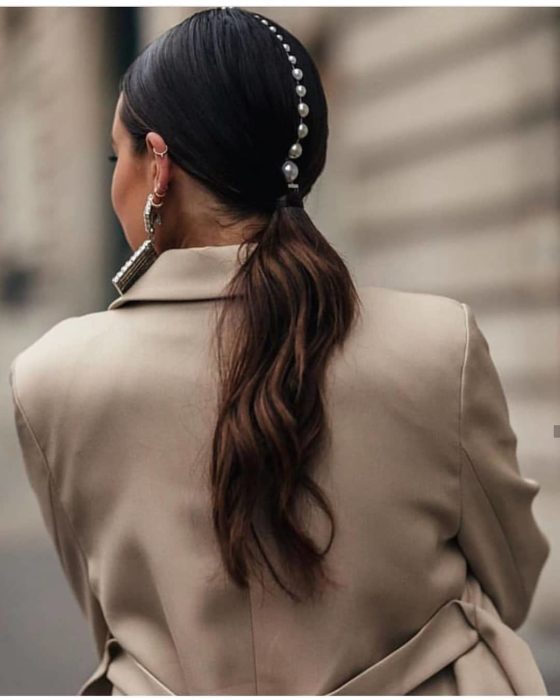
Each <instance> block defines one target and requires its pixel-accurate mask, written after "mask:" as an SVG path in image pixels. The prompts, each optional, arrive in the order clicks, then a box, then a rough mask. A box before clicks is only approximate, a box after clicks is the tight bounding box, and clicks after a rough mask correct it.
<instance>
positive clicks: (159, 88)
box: [120, 8, 360, 600]
mask: <svg viewBox="0 0 560 700" xmlns="http://www.w3.org/2000/svg"><path fill="white" fill-rule="evenodd" d="M261 16H262V15H261ZM266 19H267V18H266ZM269 21H270V23H271V24H273V25H275V26H276V27H277V29H278V31H279V32H281V34H282V36H283V37H284V39H283V41H284V42H287V43H288V44H290V53H292V54H294V55H295V56H296V59H297V66H298V67H299V68H301V69H302V71H303V79H302V83H303V84H304V85H305V87H306V88H307V93H306V95H305V102H306V103H307V104H308V105H309V110H310V111H309V115H308V116H307V117H306V118H305V123H306V124H307V126H308V127H309V133H308V135H307V136H306V137H305V138H304V139H303V140H302V146H303V153H302V155H301V156H300V157H299V158H298V160H297V165H298V168H299V176H298V180H297V181H298V183H299V187H300V195H301V196H302V197H305V195H306V194H307V193H308V192H309V191H310V190H311V187H312V185H313V183H314V182H315V181H316V180H317V178H318V177H319V175H320V174H321V172H322V170H323V167H324V165H325V160H326V148H327V137H328V124H327V103H326V99H325V94H324V92H323V88H322V85H321V80H320V76H319V73H318V71H317V68H316V67H315V65H314V63H313V60H312V59H311V57H310V55H309V54H308V53H307V51H306V50H305V48H304V47H303V46H302V44H301V43H300V42H299V41H298V40H297V39H296V37H294V36H293V35H292V34H290V32H288V31H287V30H286V29H285V28H284V27H281V26H279V25H278V23H277V22H274V21H272V20H269ZM294 86H295V81H294V79H293V77H292V75H291V64H290V63H289V61H288V60H287V57H286V52H285V50H284V48H283V47H282V45H281V43H280V41H278V40H276V37H274V36H272V35H271V32H270V31H268V28H267V27H266V26H264V25H263V24H261V23H260V21H259V20H258V19H257V18H255V17H253V16H252V14H251V13H250V12H247V11H245V10H242V9H240V8H228V9H218V8H214V9H210V10H204V11H201V12H198V13H196V14H194V15H192V16H190V17H188V18H187V19H186V20H184V21H182V22H180V23H179V24H177V25H176V26H174V27H172V28H171V29H169V30H168V31H167V32H165V33H164V34H162V35H161V36H159V37H158V38H157V39H156V40H155V41H154V42H152V43H151V44H149V45H148V46H147V47H146V48H145V49H144V50H143V51H142V52H141V53H140V54H139V56H138V57H137V58H136V59H135V61H134V62H133V63H132V64H131V65H130V66H129V68H128V69H127V71H126V73H125V74H124V75H123V77H122V79H121V82H120V90H121V92H122V105H121V112H120V118H121V120H122V122H123V124H124V126H125V127H126V128H127V129H128V131H129V133H130V134H131V136H132V138H133V141H134V144H135V146H134V148H135V152H136V153H138V154H141V153H144V152H145V148H146V143H145V135H146V134H147V133H148V131H151V130H153V131H157V132H158V133H159V134H161V136H162V137H163V138H164V140H165V142H166V143H167V146H168V148H169V157H170V158H171V159H172V160H173V161H174V162H175V163H176V164H177V165H178V166H179V167H180V168H182V169H184V170H185V171H186V172H187V173H189V174H190V175H192V176H193V177H195V178H197V180H198V181H199V182H201V183H202V184H203V185H204V186H205V187H206V188H208V190H209V191H211V192H212V193H213V194H214V195H215V198H216V201H217V202H218V205H219V207H220V208H222V209H223V210H224V211H225V212H227V213H228V214H230V215H232V216H234V217H239V218H240V219H243V218H244V217H248V216H254V215H255V214H262V215H264V219H265V221H266V223H264V224H263V225H262V226H260V227H258V230H256V232H254V233H253V234H252V235H251V236H250V237H248V238H246V239H245V240H244V241H243V242H242V243H241V245H240V248H239V253H238V255H239V257H238V261H239V262H240V266H239V270H238V272H237V273H236V274H235V275H234V276H233V278H232V279H231V281H230V283H229V285H228V287H227V290H226V297H225V299H224V303H223V304H221V305H220V306H221V309H220V314H219V318H218V319H217V323H216V326H215V330H216V335H215V339H216V340H217V345H216V349H217V357H218V367H219V385H220V386H219V404H218V413H217V421H216V426H215V431H214V436H213V441H212V449H211V452H212V456H211V465H210V467H211V468H210V474H209V476H210V480H211V488H212V514H213V524H214V528H215V532H216V536H217V540H218V542H219V546H220V551H221V555H222V558H223V562H224V565H225V568H226V570H227V572H228V573H229V575H230V576H231V578H232V579H233V580H234V581H235V582H236V583H237V584H238V585H240V586H243V587H245V586H247V585H248V576H249V574H250V573H251V572H253V571H255V572H256V571H258V570H259V569H260V566H257V564H261V563H262V562H261V561H259V557H258V556H256V554H257V552H256V551H255V550H254V549H253V548H252V546H251V543H252V538H253V537H254V538H255V542H256V544H257V551H258V552H260V554H261V555H262V557H263V559H264V562H265V563H266V565H267V566H268V568H269V570H270V571H271V573H272V574H273V576H274V579H275V581H276V582H277V583H278V584H279V585H280V586H281V587H282V588H283V589H284V590H285V592H286V593H287V594H288V595H290V596H291V597H292V598H293V599H297V600H300V599H301V598H300V596H299V595H298V594H297V593H296V592H295V591H294V590H293V589H291V588H290V587H289V586H287V585H286V584H285V583H284V582H283V581H282V580H281V577H280V576H279V574H278V572H277V571H276V570H275V568H274V567H273V566H272V564H271V563H270V560H269V558H268V557H267V556H266V554H265V551H264V548H263V546H262V543H261V541H260V538H259V537H258V534H257V529H256V527H255V522H256V521H255V518H256V516H257V514H258V513H259V512H260V514H262V515H263V516H264V518H265V520H264V523H265V525H266V526H268V528H269V530H270V532H271V533H272V536H273V540H274V543H275V544H276V547H277V550H278V553H279V554H280V557H281V560H282V563H283V565H284V567H285V568H286V570H287V571H288V572H289V575H290V576H291V577H292V578H293V579H294V580H297V581H298V582H299V583H301V584H303V586H304V588H305V590H306V592H307V593H311V594H314V593H315V592H316V590H317V588H318V586H317V584H318V580H319V578H321V579H322V581H323V582H330V583H335V582H333V580H332V579H331V578H330V577H329V576H328V575H327V574H326V571H325V569H326V565H325V562H324V561H323V559H324V556H325V554H326V552H327V551H328V550H329V549H330V546H331V544H332V541H333V537H334V532H335V518H334V513H333V510H332V507H331V505H330V504H329V502H328V500H327V499H326V497H325V495H324V494H323V492H322V490H321V489H320V488H319V486H318V485H317V484H316V483H315V482H314V480H313V479H312V474H311V471H312V467H313V464H315V463H316V460H317V458H318V456H319V454H320V453H321V451H322V449H323V448H324V447H325V445H326V443H327V437H328V434H327V417H326V415H325V388H324V387H325V373H326V367H327V363H328V360H329V358H330V357H331V355H332V354H333V351H334V350H335V348H336V347H338V346H341V345H342V343H343V341H344V339H345V338H346V336H347V334H348V333H349V330H350V328H351V326H352V324H353V323H354V320H355V318H356V316H357V314H358V307H359V303H360V302H359V298H358V295H357V291H356V289H355V287H354V284H353V281H352V278H351V276H350V273H349V271H348V269H347V267H346V265H345V263H344V261H343V260H342V258H341V256H340V255H339V254H338V253H337V252H336V250H335V249H334V248H333V247H332V246H331V245H330V244H329V243H328V241H327V240H326V239H325V237H324V236H323V235H322V234H321V233H320V231H318V230H317V228H316V227H315V226H314V224H313V222H312V221H311V219H310V217H309V216H308V214H307V212H306V211H305V210H304V209H302V208H293V207H287V208H279V209H275V200H276V199H277V198H278V197H279V196H281V195H283V194H285V193H286V191H287V185H286V182H285V180H284V175H283V173H282V164H283V163H284V161H285V160H286V157H287V154H288V149H289V147H290V145H291V144H292V143H294V141H295V140H296V138H297V127H298V123H299V120H300V118H299V114H298V109H297V104H298V97H297V95H296V93H295V90H294ZM250 243H256V245H255V246H251V248H252V250H251V251H250V253H249V246H248V244H250ZM243 252H245V253H247V254H246V255H243ZM242 258H243V259H242ZM226 321H227V323H226ZM228 328H229V329H230V330H231V331H232V333H231V334H228V333H227V331H228ZM228 335H231V337H229V338H227V336H228ZM226 338H227V340H226ZM303 499H305V500H306V501H307V500H309V501H315V503H316V504H317V505H318V506H319V507H320V509H321V510H322V511H323V512H324V513H325V514H326V515H327V517H328V519H329V521H330V524H331V537H330V541H329V543H328V546H327V547H326V549H325V550H324V551H321V550H320V549H319V548H318V546H317V545H316V543H315V542H314V541H313V539H312V538H311V537H310V536H309V534H308V533H307V532H306V529H305V527H304V525H303V519H302V515H301V513H300V512H299V510H298V508H299V507H300V506H301V501H302V500H303Z"/></svg>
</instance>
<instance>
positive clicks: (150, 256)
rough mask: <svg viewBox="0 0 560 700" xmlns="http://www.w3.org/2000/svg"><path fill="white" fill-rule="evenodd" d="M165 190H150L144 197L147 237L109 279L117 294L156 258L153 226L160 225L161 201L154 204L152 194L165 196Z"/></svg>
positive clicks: (122, 292)
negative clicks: (160, 191)
mask: <svg viewBox="0 0 560 700" xmlns="http://www.w3.org/2000/svg"><path fill="white" fill-rule="evenodd" d="M165 194H166V193H165V192H163V193H162V194H161V195H160V194H159V193H158V192H157V190H156V191H155V192H150V193H149V195H148V196H147V198H146V204H145V206H144V229H145V230H146V233H147V234H148V238H147V239H146V240H145V241H144V242H143V243H142V245H141V246H140V247H139V248H138V249H137V250H136V251H135V252H134V253H133V254H132V255H131V257H130V258H129V259H128V260H127V261H126V262H125V263H124V265H123V266H122V267H121V269H120V270H119V271H118V272H117V274H116V275H115V276H114V277H113V279H112V280H111V281H112V283H113V285H114V287H115V288H116V289H117V291H118V292H119V294H121V295H122V294H124V292H126V290H127V289H129V288H130V287H131V286H132V285H133V284H134V282H136V280H137V279H138V278H139V277H141V276H142V275H143V274H144V273H145V272H146V270H147V269H148V268H149V267H151V265H153V263H154V262H155V261H156V259H157V258H158V253H157V251H156V248H155V245H154V238H155V227H156V224H159V225H161V215H160V212H159V211H158V209H159V208H160V207H162V206H163V202H160V203H159V204H156V203H155V202H154V195H155V196H157V197H162V196H163V197H165Z"/></svg>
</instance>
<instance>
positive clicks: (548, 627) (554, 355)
mask: <svg viewBox="0 0 560 700" xmlns="http://www.w3.org/2000/svg"><path fill="white" fill-rule="evenodd" d="M200 9H203V8H199V7H193V8H177V7H167V8H165V7H164V8H158V7H141V8H140V7H138V8H135V7H83V8H79V7H78V8H72V7H27V8H23V7H5V8H0V148H1V152H2V153H3V154H4V164H5V167H4V169H3V170H2V171H0V205H1V206H0V222H1V226H0V324H1V328H2V335H1V342H0V366H1V370H2V374H3V376H4V382H2V383H1V384H0V402H1V404H0V437H1V441H0V450H1V452H0V457H1V466H2V477H3V478H2V489H1V491H0V600H1V601H2V603H1V607H0V679H1V680H0V694H4V695H10V694H44V695H48V694H59V693H66V694H69V695H71V694H75V692H76V691H77V688H78V687H79V686H80V685H81V684H82V682H84V681H85V679H86V678H87V677H88V676H89V675H90V673H91V672H92V671H93V669H94V667H95V666H96V665H97V660H96V658H95V652H94V646H93V641H92V639H91V635H90V632H89V629H88V628H87V626H86V624H85V622H84V621H83V619H82V617H81V613H80V612H79V609H78V606H77V603H76V602H75V601H74V599H73V597H72V594H71V592H70V589H69V587H68V585H67V584H66V581H65V579H64V578H63V575H62V571H61V568H60V566H59V563H58V561H57V559H56V556H55V553H54V548H53V547H52V545H51V543H50V541H49V540H48V539H47V535H46V531H45V529H44V526H43V524H42V522H41V519H40V514H39V510H38V506H37V505H36V502H35V500H34V496H33V494H32V493H31V490H30V488H29V487H28V484H27V481H26V478H25V475H24V471H23V466H22V463H21V461H20V455H19V451H18V445H17V441H16V434H15V428H14V424H13V415H12V407H11V401H10V395H9V385H8V367H9V363H10V361H11V360H12V358H13V357H14V356H15V355H16V354H17V353H18V352H19V351H20V350H21V349H23V348H24V347H26V346H27V345H29V344H30V343H31V342H33V341H34V340H35V339H36V338H38V337H39V336H40V335H41V334H42V333H43V332H45V331H46V330H48V329H49V328H50V327H51V326H52V325H54V323H56V322H57V321H59V320H61V319H62V318H65V317H67V316H71V315H81V314H85V313H89V312H91V311H98V310H102V309H104V308H106V307H107V305H108V304H109V303H110V301H111V300H112V299H114V298H115V297H116V296H117V293H116V291H115V289H114V288H113V286H112V284H111V281H110V280H111V277H112V276H113V274H115V272H116V271H117V270H118V269H119V267H120V266H121V264H122V262H124V260H125V259H126V258H127V257H128V255H129V254H130V250H129V249H128V247H127V245H126V242H125V240H124V236H123V234H122V232H121V230H120V227H119V225H118V222H117V220H116V218H115V216H114V214H113V212H112V209H111V201H110V183H111V176H112V168H113V165H112V164H111V163H110V162H109V161H108V160H107V156H108V155H109V154H110V153H111V148H110V131H111V122H112V118H113V113H114V107H115V103H116V99H117V96H118V95H117V81H118V78H119V76H120V74H121V73H122V71H123V70H124V69H125V68H126V66H127V65H128V64H129V63H130V61H131V60H132V59H133V58H134V57H135V55H136V54H137V52H138V51H139V50H140V49H141V48H142V47H143V46H144V45H145V44H146V43H147V42H149V41H151V40H152V39H153V38H154V37H155V36H157V35H158V34H159V33H161V32H162V31H164V30H166V29H167V28H168V27H170V26H172V25H173V24H176V23H177V22H179V21H180V20H182V19H183V18H185V17H186V16H188V15H189V14H192V13H194V12H196V11H198V10H200ZM249 9H253V10H254V11H257V12H262V13H263V14H265V15H266V16H269V17H271V18H273V19H275V20H276V21H278V22H279V23H280V24H283V25H285V26H286V28H287V29H289V30H290V31H292V32H293V33H294V34H296V35H297V36H298V37H299V38H300V39H301V40H302V41H303V43H304V44H306V46H307V47H308V48H309V50H310V52H311V53H312V55H313V57H314V59H315V61H316V62H317V64H318V67H319V69H320V71H321V74H322V76H323V81H324V87H325V89H326V92H327V97H328V100H329V105H330V151H329V159H328V161H327V167H326V170H325V172H324V174H323V176H322V177H321V179H320V181H319V182H318V183H317V186H316V189H315V190H314V192H313V193H312V194H311V195H310V197H309V200H308V203H307V205H306V206H307V209H308V211H309V212H310V214H311V216H312V218H313V219H314V221H315V222H316V224H317V225H318V227H319V228H320V229H321V230H322V231H323V233H324V234H325V235H326V236H327V237H328V238H329V239H330V240H331V242H332V243H333V244H334V245H335V246H336V247H337V248H338V250H339V251H340V252H341V253H342V254H343V256H344V257H345V259H346V260H347V262H348V264H349V266H350V267H351V269H352V270H353V272H354V274H355V276H356V278H357V280H358V282H359V283H363V284H366V283H368V284H375V285H384V286H390V287H397V288H401V289H410V290H416V291H427V292H434V293H438V294H444V295H447V296H452V297H454V298H456V299H460V300H462V301H465V302H468V303H469V304H470V305H471V306H472V307H473V309H474V311H475V314H476V316H477V319H478V321H479V324H480V326H481V328H482V330H483V332H484V333H485V335H486V337H487V339H488V341H489V344H490V348H491V352H492V356H493V358H494V361H495V363H496V365H497V367H498V370H499V372H500V376H501V378H502V381H503V385H504V389H505V392H506V395H507V399H508V403H509V407H510V416H511V422H512V425H513V427H514V429H515V431H516V433H517V435H518V457H519V462H520V465H521V469H522V471H523V472H524V474H525V475H526V476H529V477H533V478H535V479H537V480H538V481H539V482H540V483H541V491H540V493H539V495H538V496H537V498H536V499H535V502H534V513H535V516H536V517H537V519H538V521H539V523H540V525H541V527H542V528H543V530H544V531H545V532H546V534H547V535H548V536H549V538H550V539H551V541H552V553H551V556H550V558H549V560H548V562H547V564H546V566H545V569H544V571H543V574H542V577H541V580H540V583H539V587H538V590H537V595H536V597H535V600H534V603H533V606H532V609H531V611H530V613H529V617H528V619H527V621H526V623H525V624H524V625H523V626H522V627H521V628H520V630H519V633H520V634H521V636H522V637H524V638H525V639H526V640H527V641H529V643H530V644H531V646H532V648H533V650H534V653H535V656H536V657H537V661H538V663H539V666H540V668H541V669H542V671H543V675H544V677H545V681H546V683H547V686H548V689H549V693H550V694H560V664H559V663H558V660H559V659H560V585H559V584H560V547H559V545H560V515H559V510H560V473H559V466H560V436H559V437H558V438H556V439H554V429H553V426H554V424H560V303H559V302H560V194H559V175H560V160H559V157H560V148H559V146H560V143H559V136H560V133H559V119H558V117H559V114H560V100H559V86H560V82H559V77H560V75H559V73H560V60H559V59H560V51H559V49H560V23H559V21H558V20H559V11H558V10H557V9H555V8H547V7H534V8H531V7H510V8H508V7H470V8H469V7H433V8H405V7H403V8H376V7H369V8H368V7H351V8H343V7H284V8H278V7H273V8H261V7H252V8H249Z"/></svg>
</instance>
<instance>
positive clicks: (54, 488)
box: [10, 361, 97, 597]
mask: <svg viewBox="0 0 560 700" xmlns="http://www.w3.org/2000/svg"><path fill="white" fill-rule="evenodd" d="M15 364H16V363H15V361H14V362H13V363H12V366H11V372H10V383H11V387H12V393H13V397H14V401H15V404H16V406H17V409H18V410H19V412H20V414H21V416H22V418H23V420H24V422H25V425H26V426H27V429H28V431H29V434H30V435H31V437H32V439H33V443H34V444H35V446H36V448H37V451H38V452H39V454H40V455H41V460H42V462H43V464H44V466H45V471H46V473H47V478H48V480H49V500H50V503H51V510H52V514H53V521H54V527H55V533H56V543H55V544H56V547H57V549H58V551H59V553H61V552H62V550H61V546H60V540H59V533H58V524H57V521H56V518H55V515H54V513H55V508H54V503H53V497H54V498H55V499H56V503H57V505H58V508H59V510H60V512H61V513H62V515H63V516H64V519H65V520H66V523H67V525H68V529H69V531H70V533H71V534H72V537H73V539H74V541H75V542H76V545H77V547H78V551H79V554H80V557H81V558H82V560H83V563H84V565H85V570H86V574H87V580H88V583H89V587H90V589H91V590H92V594H93V595H95V594H94V592H93V589H92V586H91V578H90V571H89V561H88V558H87V557H86V555H85V552H84V549H83V547H82V543H81V542H80V539H79V537H78V534H77V532H76V530H75V528H74V525H73V523H72V521H71V520H70V517H69V515H68V513H67V512H66V508H65V507H64V504H63V503H62V500H61V498H60V496H59V493H58V484H57V482H56V478H55V476H54V474H53V471H52V469H51V468H50V466H49V463H48V460H47V457H46V455H45V453H44V451H43V448H42V447H41V444H40V442H39V439H38V438H37V435H36V434H35V430H34V429H33V426H32V425H31V422H30V420H29V418H28V416H27V413H26V412H25V409H24V408H23V403H22V401H21V397H20V396H19V393H18V390H17V386H16V384H17V383H16V370H15ZM95 597H97V596H95Z"/></svg>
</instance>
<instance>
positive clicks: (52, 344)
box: [9, 311, 114, 416]
mask: <svg viewBox="0 0 560 700" xmlns="http://www.w3.org/2000/svg"><path fill="white" fill-rule="evenodd" d="M113 323H114V317H113V316H112V315H111V314H110V313H109V312H107V311H99V312H93V313H89V314H84V315H82V316H71V317H69V318H66V319H63V320H61V321H59V322H58V323H55V325H54V326H52V327H51V328H49V329H48V330H47V331H46V332H44V333H43V334H42V335H41V336H39V337H38V338H37V339H36V340H35V341H33V342H32V343H31V344H30V345H28V346H27V347H25V348H24V349H23V350H20V352H19V353H18V354H17V355H15V357H13V359H12V361H11V363H10V367H9V384H10V386H11V389H12V392H13V395H14V398H15V399H17V400H18V402H19V403H20V404H22V405H23V406H25V408H26V410H27V411H28V413H30V414H37V415H38V416H42V415H45V412H48V410H49V406H51V405H52V401H53V399H54V398H55V397H58V396H60V395H61V394H62V395H63V394H64V392H65V391H69V390H71V386H72V382H73V378H74V379H76V378H77V374H78V373H79V371H80V368H82V367H84V366H85V365H87V363H88V358H91V356H92V353H95V352H97V351H98V350H99V341H100V339H101V337H102V336H103V335H105V334H106V333H108V332H109V330H110V327H111V326H112V324H113Z"/></svg>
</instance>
